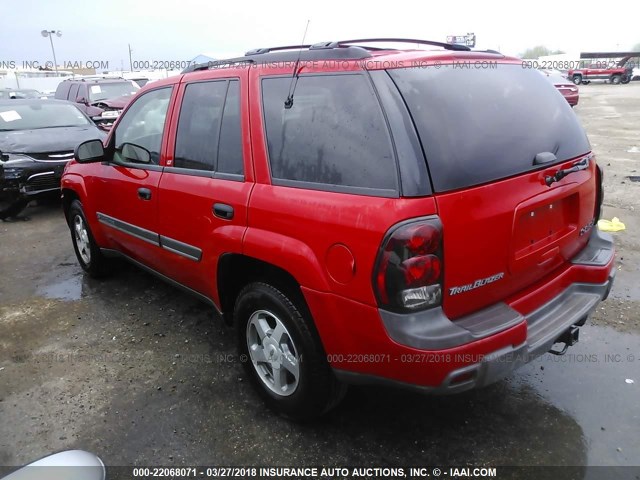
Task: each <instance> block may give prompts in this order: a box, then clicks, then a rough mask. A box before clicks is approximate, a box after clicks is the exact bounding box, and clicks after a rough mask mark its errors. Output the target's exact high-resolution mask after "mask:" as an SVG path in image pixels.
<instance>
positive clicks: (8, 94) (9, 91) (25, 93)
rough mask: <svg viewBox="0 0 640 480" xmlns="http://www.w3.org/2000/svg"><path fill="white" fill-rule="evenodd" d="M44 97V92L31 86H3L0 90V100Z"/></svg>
mask: <svg viewBox="0 0 640 480" xmlns="http://www.w3.org/2000/svg"><path fill="white" fill-rule="evenodd" d="M46 97H47V96H46V95H45V94H44V93H42V92H39V91H38V90H34V89H33V88H5V89H3V90H0V100H6V99H23V98H46Z"/></svg>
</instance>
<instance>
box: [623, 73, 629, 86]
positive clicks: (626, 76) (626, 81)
mask: <svg viewBox="0 0 640 480" xmlns="http://www.w3.org/2000/svg"><path fill="white" fill-rule="evenodd" d="M630 81H631V75H623V76H622V79H621V82H622V83H623V84H625V85H626V84H627V83H629V82H630Z"/></svg>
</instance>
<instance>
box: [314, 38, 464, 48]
mask: <svg viewBox="0 0 640 480" xmlns="http://www.w3.org/2000/svg"><path fill="white" fill-rule="evenodd" d="M354 43H416V44H418V45H431V46H434V47H442V48H445V49H447V50H459V51H469V50H471V48H469V47H467V46H466V45H459V44H456V43H445V42H436V41H434V40H420V39H416V38H359V39H355V40H340V41H337V42H321V43H316V44H314V45H312V46H311V49H325V48H338V47H346V46H349V45H351V44H354ZM362 48H368V47H362ZM369 49H371V50H388V49H381V48H372V47H369Z"/></svg>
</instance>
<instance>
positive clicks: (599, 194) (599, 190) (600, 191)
mask: <svg viewBox="0 0 640 480" xmlns="http://www.w3.org/2000/svg"><path fill="white" fill-rule="evenodd" d="M603 180H604V172H603V170H602V167H600V165H598V164H597V163H596V211H595V217H596V222H597V221H598V220H600V213H601V212H602V201H603V200H604V188H603Z"/></svg>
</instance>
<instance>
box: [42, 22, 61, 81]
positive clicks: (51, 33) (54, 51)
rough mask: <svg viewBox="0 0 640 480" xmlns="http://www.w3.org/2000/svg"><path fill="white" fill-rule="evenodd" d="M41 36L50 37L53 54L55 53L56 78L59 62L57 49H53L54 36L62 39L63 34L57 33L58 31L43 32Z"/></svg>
mask: <svg viewBox="0 0 640 480" xmlns="http://www.w3.org/2000/svg"><path fill="white" fill-rule="evenodd" d="M40 34H42V36H43V37H49V41H50V42H51V52H52V53H53V67H54V68H55V70H56V77H57V76H58V61H57V60H56V50H55V48H53V36H54V35H56V36H57V37H61V36H62V32H61V31H60V30H58V31H56V30H42V31H41V32H40Z"/></svg>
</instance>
